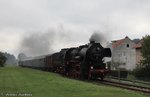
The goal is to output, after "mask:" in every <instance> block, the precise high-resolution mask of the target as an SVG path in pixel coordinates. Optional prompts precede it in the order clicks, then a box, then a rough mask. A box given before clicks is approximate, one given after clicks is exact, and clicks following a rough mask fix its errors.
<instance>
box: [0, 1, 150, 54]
mask: <svg viewBox="0 0 150 97" xmlns="http://www.w3.org/2000/svg"><path fill="white" fill-rule="evenodd" d="M94 31H97V32H99V33H102V35H104V37H105V38H106V40H107V41H111V40H116V39H121V38H124V37H125V36H129V38H131V39H134V38H142V36H145V35H146V34H150V0H0V51H6V52H9V53H13V54H15V55H16V56H17V54H19V53H20V52H26V51H27V50H29V49H28V48H27V47H25V46H27V44H26V42H23V41H24V40H29V39H31V38H32V35H34V36H35V37H34V38H33V39H35V40H36V41H37V40H38V38H40V39H41V38H47V39H48V40H47V39H46V40H44V41H43V42H44V44H45V43H47V42H48V41H49V43H48V44H49V45H50V50H52V51H59V50H60V49H61V48H64V47H70V46H78V45H81V44H85V43H88V40H89V38H90V36H91V34H92V33H93V32H94ZM36 34H38V36H36ZM40 36H41V37H40ZM45 36H47V37H45ZM48 36H49V37H48ZM37 42H38V43H37V45H36V47H37V46H38V45H39V46H40V44H41V43H40V41H37ZM30 43H32V42H30ZM33 43H34V42H33ZM22 45H25V46H22ZM30 45H32V44H30ZM42 46H44V45H41V47H42ZM42 48H44V47H42ZM24 49H26V50H24ZM47 49H48V48H47ZM43 50H44V49H43ZM28 53H32V52H31V51H28ZM45 53H47V52H41V53H39V54H45ZM48 53H49V52H48ZM35 55H36V54H35ZM37 55H38V54H37Z"/></svg>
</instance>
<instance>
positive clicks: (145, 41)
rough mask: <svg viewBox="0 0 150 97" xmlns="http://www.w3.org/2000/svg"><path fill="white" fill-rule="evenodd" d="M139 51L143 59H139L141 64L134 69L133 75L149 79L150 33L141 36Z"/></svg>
mask: <svg viewBox="0 0 150 97" xmlns="http://www.w3.org/2000/svg"><path fill="white" fill-rule="evenodd" d="M141 53H142V56H143V60H141V65H140V66H137V67H136V69H135V70H134V72H135V77H137V78H140V79H146V80H150V35H146V36H145V37H143V38H142V49H141Z"/></svg>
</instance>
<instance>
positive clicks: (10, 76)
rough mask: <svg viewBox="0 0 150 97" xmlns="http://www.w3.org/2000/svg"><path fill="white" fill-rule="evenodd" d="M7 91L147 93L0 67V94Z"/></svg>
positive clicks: (66, 96)
mask: <svg viewBox="0 0 150 97" xmlns="http://www.w3.org/2000/svg"><path fill="white" fill-rule="evenodd" d="M2 93H3V95H2ZM7 93H14V94H17V95H18V93H31V94H32V96H31V97H148V96H146V95H143V94H141V93H137V92H132V91H128V90H124V89H120V88H115V87H109V86H104V85H95V84H92V83H88V82H83V81H78V80H72V79H68V78H64V77H62V76H60V75H58V74H54V73H49V72H44V71H39V70H33V69H28V68H21V67H4V68H0V97H6V96H7V95H6V94H7ZM9 97H11V96H9ZM12 97H14V96H12ZM21 97H23V96H21ZM24 97H25V96H24ZM27 97H30V96H27Z"/></svg>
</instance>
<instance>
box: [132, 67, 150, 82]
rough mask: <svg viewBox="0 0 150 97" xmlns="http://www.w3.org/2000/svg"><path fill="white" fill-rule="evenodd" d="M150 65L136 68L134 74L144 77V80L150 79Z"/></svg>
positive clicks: (138, 77)
mask: <svg viewBox="0 0 150 97" xmlns="http://www.w3.org/2000/svg"><path fill="white" fill-rule="evenodd" d="M149 70H150V67H149V66H146V67H142V68H138V67H137V68H136V69H135V70H134V75H135V77H136V78H137V79H142V80H150V71H149Z"/></svg>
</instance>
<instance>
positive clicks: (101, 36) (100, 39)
mask: <svg viewBox="0 0 150 97" xmlns="http://www.w3.org/2000/svg"><path fill="white" fill-rule="evenodd" d="M89 41H95V42H99V43H101V44H102V45H105V43H106V42H107V41H106V38H105V35H104V34H103V33H101V32H100V31H95V32H94V33H93V34H92V35H91V37H90V39H89Z"/></svg>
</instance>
